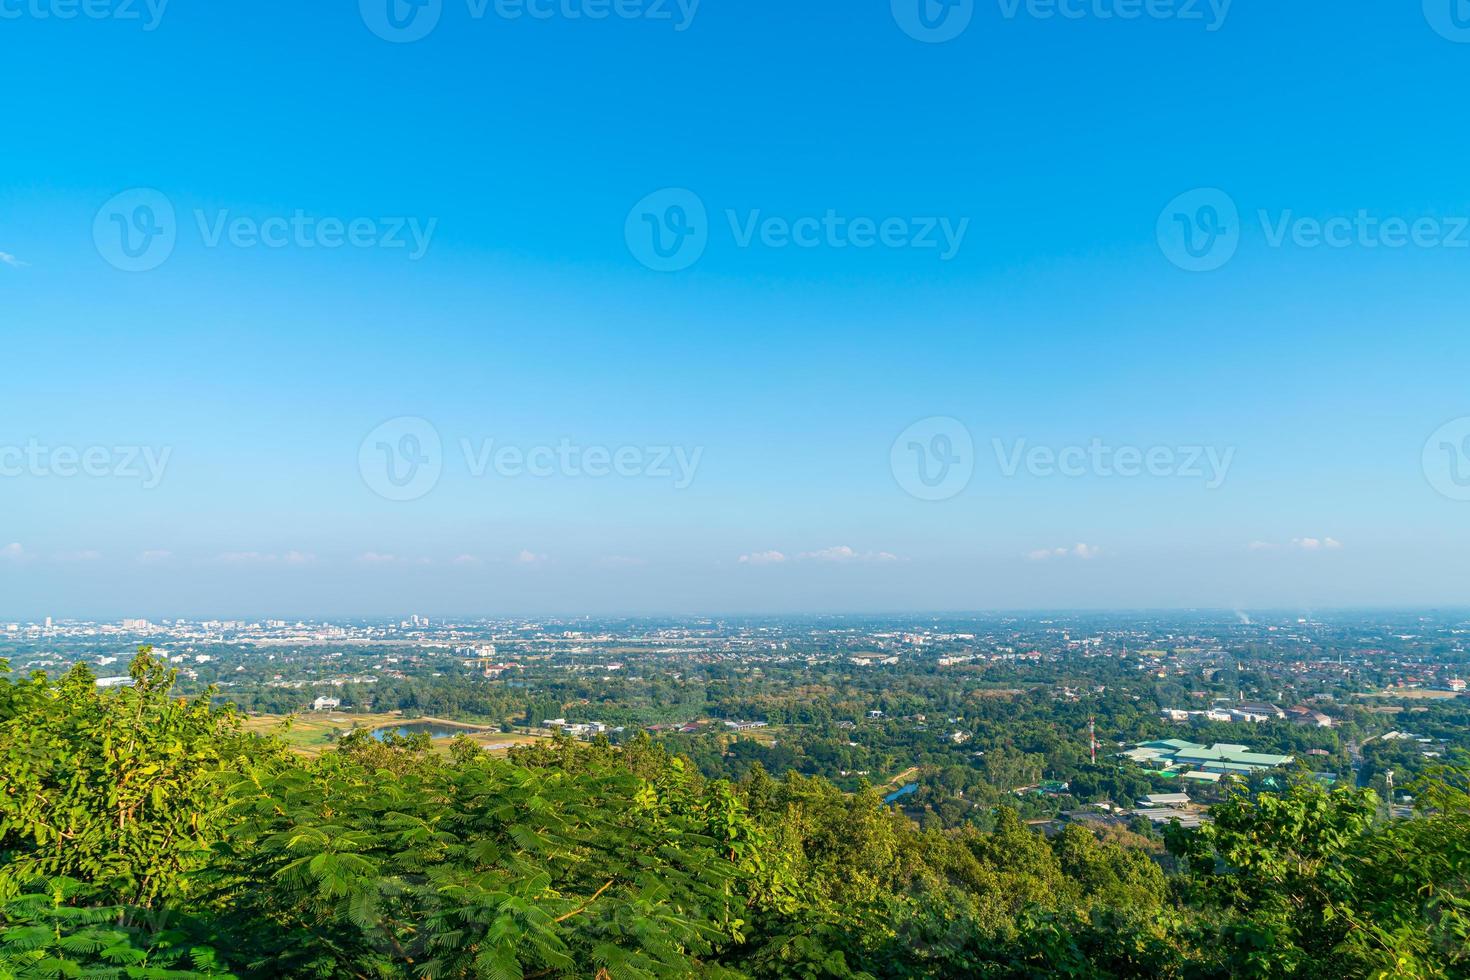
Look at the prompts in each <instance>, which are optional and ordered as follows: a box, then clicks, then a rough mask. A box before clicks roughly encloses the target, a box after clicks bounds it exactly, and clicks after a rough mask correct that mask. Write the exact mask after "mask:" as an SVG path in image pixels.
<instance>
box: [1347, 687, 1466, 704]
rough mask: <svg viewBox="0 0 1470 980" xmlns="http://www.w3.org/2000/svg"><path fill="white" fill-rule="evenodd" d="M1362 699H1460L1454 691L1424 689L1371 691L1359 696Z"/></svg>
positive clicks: (1407, 688) (1408, 688)
mask: <svg viewBox="0 0 1470 980" xmlns="http://www.w3.org/2000/svg"><path fill="white" fill-rule="evenodd" d="M1358 697H1360V698H1402V699H1404V700H1406V701H1444V700H1448V699H1449V698H1457V697H1459V695H1458V694H1456V693H1455V692H1454V691H1432V690H1429V689H1428V688H1423V687H1405V688H1389V689H1388V690H1385V691H1369V692H1365V693H1363V694H1359V695H1358Z"/></svg>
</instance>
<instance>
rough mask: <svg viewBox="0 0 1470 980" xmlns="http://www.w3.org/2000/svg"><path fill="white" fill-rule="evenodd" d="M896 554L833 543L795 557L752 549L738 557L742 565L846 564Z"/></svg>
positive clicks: (894, 558) (892, 557)
mask: <svg viewBox="0 0 1470 980" xmlns="http://www.w3.org/2000/svg"><path fill="white" fill-rule="evenodd" d="M898 560H899V558H898V556H897V555H895V554H893V553H892V552H888V551H858V550H857V549H856V548H852V547H850V546H848V545H845V544H839V545H834V546H833V547H831V548H819V549H817V550H816V551H803V552H800V553H799V554H797V556H796V557H795V558H788V557H787V555H786V553H785V552H783V551H754V552H751V553H750V554H748V555H741V556H740V558H739V561H740V564H742V565H779V564H781V563H783V562H787V561H820V562H829V563H840V564H846V563H851V562H888V561H898Z"/></svg>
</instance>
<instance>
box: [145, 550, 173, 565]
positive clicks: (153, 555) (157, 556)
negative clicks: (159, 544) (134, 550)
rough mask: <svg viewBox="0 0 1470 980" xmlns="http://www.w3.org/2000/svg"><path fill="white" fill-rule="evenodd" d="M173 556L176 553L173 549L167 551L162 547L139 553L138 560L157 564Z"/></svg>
mask: <svg viewBox="0 0 1470 980" xmlns="http://www.w3.org/2000/svg"><path fill="white" fill-rule="evenodd" d="M173 556H174V553H173V552H172V551H165V550H163V549H162V548H152V549H149V550H148V551H145V552H143V553H142V554H140V555H138V561H139V562H140V563H141V564H144V565H157V564H159V563H160V562H165V561H168V560H169V559H170V558H172V557H173Z"/></svg>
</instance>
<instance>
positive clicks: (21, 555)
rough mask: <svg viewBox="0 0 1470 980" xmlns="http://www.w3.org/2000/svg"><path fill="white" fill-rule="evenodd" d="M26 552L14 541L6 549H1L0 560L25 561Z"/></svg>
mask: <svg viewBox="0 0 1470 980" xmlns="http://www.w3.org/2000/svg"><path fill="white" fill-rule="evenodd" d="M25 557H26V550H25V549H24V548H22V547H21V546H20V542H19V541H12V542H11V543H10V544H7V545H6V546H5V547H3V548H0V558H3V559H4V560H6V561H24V560H25Z"/></svg>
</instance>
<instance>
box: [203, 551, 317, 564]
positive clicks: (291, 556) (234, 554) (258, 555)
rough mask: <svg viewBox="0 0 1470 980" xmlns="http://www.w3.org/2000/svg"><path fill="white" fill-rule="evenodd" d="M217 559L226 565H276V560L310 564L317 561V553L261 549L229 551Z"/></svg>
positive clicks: (216, 559) (287, 562) (216, 558)
mask: <svg viewBox="0 0 1470 980" xmlns="http://www.w3.org/2000/svg"><path fill="white" fill-rule="evenodd" d="M215 561H217V562H221V563H223V564H226V565H274V564H275V563H276V562H285V563H286V564H287V565H310V564H311V563H312V562H314V561H316V555H313V554H311V553H310V552H306V551H288V552H286V553H285V554H284V555H277V554H274V553H270V552H261V551H227V552H225V553H224V554H222V555H218V556H216V557H215Z"/></svg>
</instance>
